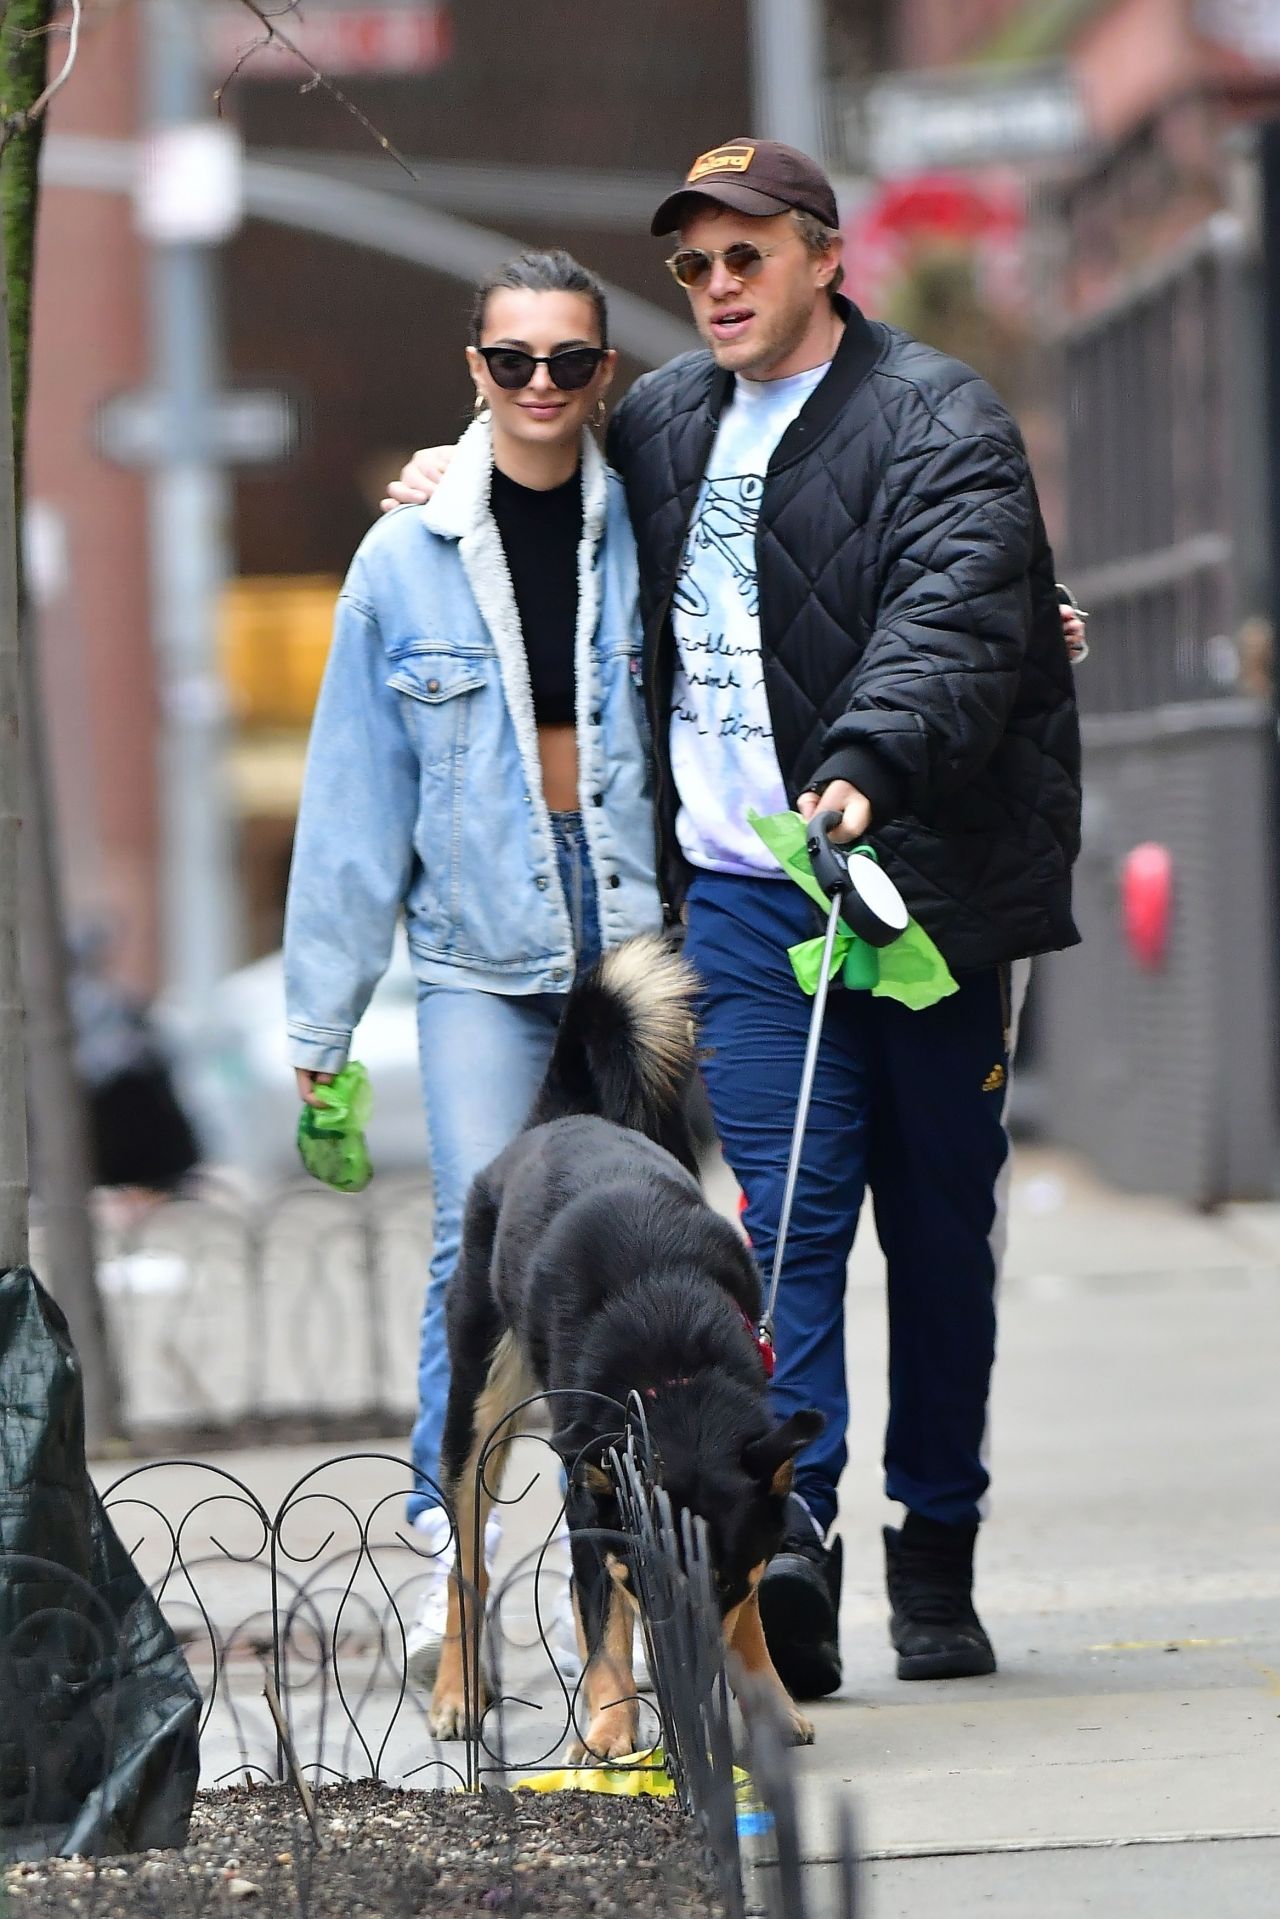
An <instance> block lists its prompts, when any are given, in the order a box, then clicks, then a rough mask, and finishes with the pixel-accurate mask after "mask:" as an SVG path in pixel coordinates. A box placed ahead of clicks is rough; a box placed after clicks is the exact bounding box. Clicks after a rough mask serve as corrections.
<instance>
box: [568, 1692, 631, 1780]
mask: <svg viewBox="0 0 1280 1919" xmlns="http://www.w3.org/2000/svg"><path fill="white" fill-rule="evenodd" d="M638 1731H639V1718H638V1716H637V1714H636V1712H635V1711H634V1709H633V1708H632V1707H630V1706H606V1707H605V1709H604V1711H603V1712H598V1713H597V1714H596V1716H595V1718H594V1719H593V1720H592V1721H591V1724H590V1725H589V1726H588V1728H587V1736H586V1739H585V1740H582V1739H575V1740H574V1742H573V1745H572V1746H571V1747H570V1749H569V1750H570V1755H571V1757H570V1764H571V1765H575V1766H581V1765H589V1764H592V1763H594V1764H596V1765H599V1764H600V1763H601V1762H602V1761H603V1762H605V1763H607V1762H608V1761H609V1760H610V1759H626V1758H628V1757H629V1756H630V1755H631V1754H632V1753H633V1752H634V1751H635V1749H636V1739H637V1736H638ZM574 1754H576V1755H577V1756H576V1757H573V1756H572V1755H574Z"/></svg>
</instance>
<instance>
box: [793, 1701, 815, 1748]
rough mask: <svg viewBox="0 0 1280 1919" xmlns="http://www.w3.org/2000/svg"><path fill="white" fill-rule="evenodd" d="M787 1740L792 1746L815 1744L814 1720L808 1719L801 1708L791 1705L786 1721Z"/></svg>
mask: <svg viewBox="0 0 1280 1919" xmlns="http://www.w3.org/2000/svg"><path fill="white" fill-rule="evenodd" d="M786 1732H787V1741H788V1743H789V1744H790V1745H792V1746H811V1745H812V1744H813V1721H812V1719H806V1718H805V1716H804V1714H803V1713H802V1712H801V1711H800V1708H799V1707H798V1706H796V1705H793V1706H792V1707H791V1710H790V1712H788V1714H787V1721H786Z"/></svg>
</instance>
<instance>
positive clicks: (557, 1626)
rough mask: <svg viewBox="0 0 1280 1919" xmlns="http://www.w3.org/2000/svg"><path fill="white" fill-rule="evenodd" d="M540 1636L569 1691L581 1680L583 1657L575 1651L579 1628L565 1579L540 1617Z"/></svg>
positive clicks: (569, 1587) (571, 1595) (571, 1593)
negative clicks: (541, 1635)
mask: <svg viewBox="0 0 1280 1919" xmlns="http://www.w3.org/2000/svg"><path fill="white" fill-rule="evenodd" d="M542 1633H543V1638H544V1639H545V1640H546V1643H547V1651H548V1652H549V1653H550V1654H551V1657H552V1660H553V1661H554V1663H555V1669H556V1671H557V1672H558V1673H559V1675H560V1677H561V1679H563V1681H564V1683H565V1685H566V1686H568V1688H569V1690H570V1692H572V1691H573V1688H574V1687H575V1686H576V1685H577V1683H578V1681H579V1680H580V1679H581V1677H582V1654H581V1653H580V1652H579V1651H578V1626H577V1621H576V1620H575V1618H574V1613H573V1587H572V1586H571V1585H570V1583H569V1581H568V1580H567V1579H566V1580H565V1582H564V1585H563V1586H562V1587H561V1589H560V1591H559V1592H558V1593H557V1595H556V1597H555V1599H554V1600H553V1601H552V1602H551V1604H550V1605H549V1606H548V1605H545V1604H544V1609H543V1614H542Z"/></svg>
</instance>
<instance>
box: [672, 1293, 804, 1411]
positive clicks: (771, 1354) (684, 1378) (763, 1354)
mask: <svg viewBox="0 0 1280 1919" xmlns="http://www.w3.org/2000/svg"><path fill="white" fill-rule="evenodd" d="M742 1323H743V1325H744V1326H745V1327H746V1329H747V1331H748V1332H749V1333H750V1335H751V1341H752V1344H753V1345H754V1347H755V1349H756V1351H757V1352H758V1353H759V1355H760V1364H761V1365H762V1366H763V1367H764V1376H765V1378H766V1379H772V1378H773V1374H774V1368H775V1367H776V1366H777V1363H778V1355H777V1354H776V1353H775V1351H774V1349H773V1334H772V1333H771V1332H770V1331H769V1328H768V1327H767V1326H765V1325H760V1326H757V1325H756V1323H755V1321H754V1320H753V1319H752V1317H751V1315H750V1313H743V1315H742ZM692 1384H693V1374H692V1373H681V1374H680V1375H679V1377H678V1378H676V1379H664V1380H663V1382H662V1385H661V1386H646V1387H644V1388H643V1396H644V1398H645V1399H656V1398H657V1397H658V1394H659V1393H660V1392H663V1391H665V1389H666V1388H667V1387H668V1386H692Z"/></svg>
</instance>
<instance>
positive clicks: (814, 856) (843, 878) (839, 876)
mask: <svg viewBox="0 0 1280 1919" xmlns="http://www.w3.org/2000/svg"><path fill="white" fill-rule="evenodd" d="M843 817H844V815H843V814H842V813H833V812H826V813H815V814H814V816H813V818H812V819H811V820H810V821H809V836H808V838H807V840H806V841H805V850H806V851H807V853H808V855H809V864H810V866H812V868H813V877H814V879H816V880H817V882H818V885H819V886H820V887H821V888H822V890H823V892H824V893H825V894H826V896H827V898H828V899H829V900H833V899H839V900H841V901H843V900H846V899H848V897H849V894H850V893H851V892H852V890H853V881H852V880H851V879H850V877H849V855H848V854H847V853H846V852H844V851H843V850H842V849H841V848H840V847H838V846H833V845H832V844H831V832H832V829H833V827H837V826H839V824H840V821H841V820H842V819H843Z"/></svg>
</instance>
